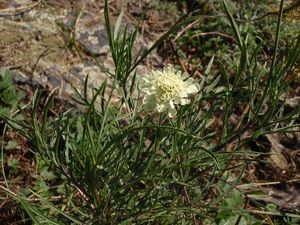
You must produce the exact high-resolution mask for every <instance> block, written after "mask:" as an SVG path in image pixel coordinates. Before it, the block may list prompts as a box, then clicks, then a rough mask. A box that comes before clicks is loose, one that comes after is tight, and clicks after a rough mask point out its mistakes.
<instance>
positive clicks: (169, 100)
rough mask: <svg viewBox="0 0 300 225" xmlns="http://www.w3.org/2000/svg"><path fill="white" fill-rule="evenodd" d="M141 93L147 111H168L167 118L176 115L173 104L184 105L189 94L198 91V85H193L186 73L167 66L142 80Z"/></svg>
mask: <svg viewBox="0 0 300 225" xmlns="http://www.w3.org/2000/svg"><path fill="white" fill-rule="evenodd" d="M143 80H144V84H143V87H142V91H143V92H145V96H144V99H143V103H144V105H145V109H146V110H147V111H153V110H156V111H158V112H164V111H168V115H169V117H173V116H174V115H175V114H176V108H175V105H174V104H177V105H179V104H180V105H186V104H188V103H189V102H190V101H189V99H188V97H189V95H190V94H193V93H197V92H198V91H200V85H199V84H197V83H194V79H193V78H191V77H190V78H189V77H188V75H187V74H186V73H182V72H181V71H179V70H176V69H175V68H174V67H173V66H171V65H168V66H166V67H165V68H164V70H163V71H159V70H153V71H151V72H150V74H148V75H147V76H146V77H145V78H144V79H143Z"/></svg>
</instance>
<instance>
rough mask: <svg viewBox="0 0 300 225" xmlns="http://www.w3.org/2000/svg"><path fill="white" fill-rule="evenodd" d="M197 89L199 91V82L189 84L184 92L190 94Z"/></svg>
mask: <svg viewBox="0 0 300 225" xmlns="http://www.w3.org/2000/svg"><path fill="white" fill-rule="evenodd" d="M198 91H200V85H199V84H197V83H196V84H191V85H189V86H188V87H187V88H186V92H187V93H188V94H192V93H197V92H198Z"/></svg>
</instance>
